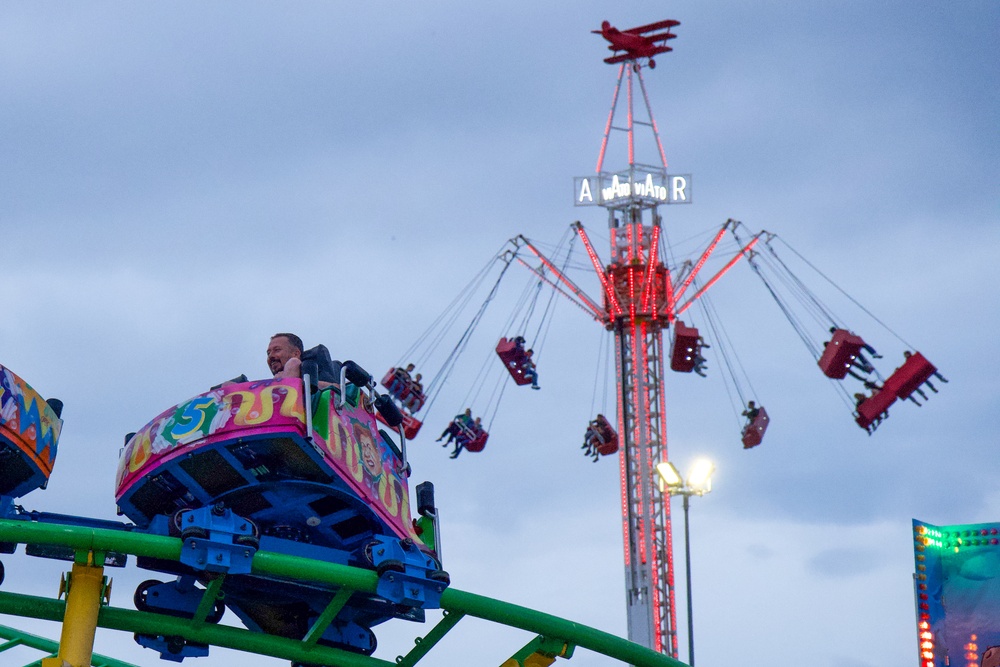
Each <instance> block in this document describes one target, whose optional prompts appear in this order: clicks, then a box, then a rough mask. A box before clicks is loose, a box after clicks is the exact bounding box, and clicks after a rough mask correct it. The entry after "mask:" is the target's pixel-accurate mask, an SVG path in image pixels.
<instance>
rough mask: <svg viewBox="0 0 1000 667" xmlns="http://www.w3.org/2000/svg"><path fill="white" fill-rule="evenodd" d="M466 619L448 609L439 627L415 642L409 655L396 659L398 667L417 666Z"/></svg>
mask: <svg viewBox="0 0 1000 667" xmlns="http://www.w3.org/2000/svg"><path fill="white" fill-rule="evenodd" d="M464 617H465V614H461V613H458V612H454V611H448V610H447V609H446V610H445V612H444V618H442V619H441V620H440V621H438V623H437V625H435V626H434V627H433V628H431V631H430V632H428V633H427V635H426V636H425V637H417V638H416V639H414V640H413V643H414V646H413V648H412V649H410V652H409V653H407V654H406V655H401V656H399V657H398V658H396V664H397V665H398V667H413V665H415V664H417V662H419V661H420V659H421V658H423V657H424V656H425V655H427V654H428V653H429V652H430V650H431V649H432V648H434V646H435V645H436V644H437V643H438V642H439V641H441V639H443V638H444V636H445V635H446V634H448V631H449V630H451V629H452V628H453V627H455V625H456V624H457V623H458V622H459V621H461V620H462V619H463V618H464Z"/></svg>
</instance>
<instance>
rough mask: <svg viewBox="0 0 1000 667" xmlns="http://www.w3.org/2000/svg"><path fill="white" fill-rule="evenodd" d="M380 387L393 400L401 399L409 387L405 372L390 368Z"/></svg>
mask: <svg viewBox="0 0 1000 667" xmlns="http://www.w3.org/2000/svg"><path fill="white" fill-rule="evenodd" d="M382 386H383V387H385V388H386V390H387V391H388V392H389V395H390V396H392V397H393V398H398V399H402V398H403V394H404V393H405V392H408V390H409V386H410V383H409V382H407V379H406V371H404V370H403V369H402V368H390V369H389V371H388V372H387V373H386V374H385V377H383V378H382Z"/></svg>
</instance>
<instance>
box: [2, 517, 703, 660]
mask: <svg viewBox="0 0 1000 667" xmlns="http://www.w3.org/2000/svg"><path fill="white" fill-rule="evenodd" d="M0 542H13V543H20V544H46V545H56V546H60V545H61V546H67V547H71V548H73V549H74V550H77V551H94V552H98V551H116V552H119V553H127V554H131V555H133V556H149V557H152V558H161V559H167V560H173V561H178V560H180V553H181V546H182V543H181V540H180V539H177V538H173V537H162V536H158V535H146V534H143V533H138V532H129V531H117V530H107V529H100V528H86V527H81V526H69V525H55V524H46V523H43V522H33V521H16V520H0ZM251 572H252V573H253V574H254V575H260V576H267V577H280V578H284V579H291V580H296V581H303V582H308V583H310V584H312V585H321V586H328V587H329V588H330V590H331V591H333V590H337V589H339V592H338V593H337V595H335V596H334V600H332V601H331V603H330V605H329V606H328V607H327V610H326V612H325V613H324V614H323V618H321V619H318V620H317V622H316V623H315V624H314V627H313V628H312V629H311V630H310V634H309V637H308V638H309V640H312V641H315V639H316V638H317V635H318V634H322V631H323V629H325V627H326V625H324V624H328V623H329V622H331V621H332V620H333V619H334V618H336V614H337V612H339V610H340V607H339V605H340V604H341V602H342V600H338V598H343V599H344V600H346V598H347V597H349V596H350V595H351V594H353V593H354V592H360V593H366V594H369V595H375V594H376V587H377V585H378V575H377V574H376V573H375V572H372V571H371V570H365V569H359V568H353V567H347V566H344V565H338V564H335V563H327V562H323V561H314V560H310V559H307V558H300V557H297V556H288V555H284V554H278V553H273V552H267V551H258V552H256V554H254V557H253V562H252V564H251ZM213 583H214V582H213ZM220 585H221V584H220ZM210 588H211V585H210ZM205 597H206V599H207V598H208V597H209V596H208V594H207V593H206V596H205ZM213 599H214V598H213ZM65 606H66V605H65V603H64V602H62V601H59V600H50V599H47V598H39V597H32V596H27V595H20V594H17V593H6V592H2V591H0V614H14V615H18V616H24V617H28V618H40V619H47V620H52V621H61V620H62V618H63V614H64V611H65ZM441 607H442V609H444V610H445V612H446V614H445V616H444V618H443V619H442V620H441V621H440V622H439V623H438V624H437V625H436V626H435V627H434V628H432V629H431V631H430V632H428V633H427V635H426V637H425V638H423V639H420V638H418V639H417V640H416V642H415V644H416V646H415V647H414V648H413V649H412V650H411V651H410V652H409V653H408V654H407V655H406V656H403V657H401V658H399V659H398V663H397V662H388V661H386V660H380V659H377V658H372V657H368V656H364V655H360V654H357V653H351V652H348V651H343V650H340V649H335V648H330V647H326V646H320V645H318V644H311V643H309V642H307V641H301V640H297V639H289V638H286V637H277V636H273V635H267V634H264V633H260V632H251V631H249V630H244V629H241V628H234V627H229V626H219V625H211V624H207V623H194V622H192V620H191V619H183V618H177V617H172V616H166V615H163V614H153V613H150V612H140V611H132V610H129V609H119V608H115V607H110V606H103V607H102V608H101V610H100V613H99V615H98V626H99V627H102V628H108V629H111V630H120V631H122V632H130V633H134V632H138V633H142V634H157V635H178V636H181V637H184V638H185V639H188V640H191V641H196V642H202V643H206V644H210V645H213V646H221V647H224V648H231V649H236V650H241V651H247V652H250V653H257V654H260V655H268V656H273V657H276V658H283V659H286V660H295V661H298V662H304V663H313V664H334V665H337V666H338V667H396V666H397V664H401V665H403V667H413V666H414V665H417V664H418V663H419V662H420V660H422V659H423V658H424V656H426V655H427V654H428V652H429V651H430V650H431V649H432V648H433V647H434V645H436V644H437V643H438V642H439V641H440V640H441V638H442V637H444V636H445V635H446V634H447V633H448V632H449V631H450V630H451V629H452V628H454V626H455V625H456V624H457V623H458V621H459V620H461V619H462V618H463V617H464V616H472V617H475V618H480V619H483V620H486V621H491V622H493V623H499V624H501V625H506V626H509V627H512V628H518V629H520V630H524V631H527V632H529V633H531V634H533V635H537V636H538V637H539V640H540V641H545V642H558V643H559V644H560V646H563V645H564V646H566V649H567V650H568V652H567V654H566V657H569V655H570V654H571V652H572V649H573V647H582V648H586V649H588V650H590V651H593V652H595V653H599V654H602V655H605V656H608V657H610V658H614V659H615V660H618V661H620V662H623V663H626V664H629V665H635V667H684V663H682V662H679V661H678V660H675V659H673V658H671V657H669V656H667V655H663V654H662V653H657V652H656V651H653V650H651V649H648V648H646V647H644V646H640V645H638V644H633V643H632V642H629V641H627V640H625V639H622V638H621V637H617V636H615V635H612V634H610V633H607V632H603V631H601V630H596V629H594V628H591V627H588V626H585V625H581V624H579V623H575V622H573V621H568V620H566V619H562V618H559V617H557V616H552V615H550V614H545V613H543V612H539V611H535V610H532V609H528V608H526V607H521V606H518V605H514V604H509V603H506V602H501V601H499V600H494V599H491V598H487V597H484V596H481V595H476V594H474V593H468V592H465V591H460V590H456V589H454V588H448V589H447V590H445V591H444V593H442V595H441ZM326 617H329V619H327V618H326ZM320 620H322V621H323V624H321V623H320ZM541 638H546V639H544V640H543V639H541ZM529 645H530V644H529ZM526 648H527V647H526ZM549 650H550V649H549V645H548V644H545V646H544V647H543V650H542V653H545V652H546V651H549ZM562 650H563V649H560V650H559V651H557V652H556V653H555V654H556V655H558V654H559V653H560V652H562ZM518 655H520V654H518ZM123 664H124V663H123Z"/></svg>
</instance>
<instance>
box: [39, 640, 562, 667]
mask: <svg viewBox="0 0 1000 667" xmlns="http://www.w3.org/2000/svg"><path fill="white" fill-rule="evenodd" d="M574 648H575V647H574V646H573V645H572V644H570V643H569V642H564V641H562V640H559V639H550V638H548V637H542V636H538V637H535V638H534V639H533V640H531V641H530V642H528V644H527V646H525V647H524V648H522V649H521V650H520V651H518V652H517V653H515V654H514V655H513V656H512V657H510V658H508V659H507V660H505V661H504V663H503V664H502V665H501V666H500V667H549V665H551V664H552V663H554V662H555V661H556V658H566V659H567V660H568V659H569V658H572V657H573V649H574ZM43 667H44V665H43Z"/></svg>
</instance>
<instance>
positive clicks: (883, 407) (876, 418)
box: [854, 373, 896, 431]
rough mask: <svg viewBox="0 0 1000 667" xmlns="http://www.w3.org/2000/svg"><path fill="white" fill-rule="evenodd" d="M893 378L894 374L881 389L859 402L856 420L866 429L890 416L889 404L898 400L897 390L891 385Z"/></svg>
mask: <svg viewBox="0 0 1000 667" xmlns="http://www.w3.org/2000/svg"><path fill="white" fill-rule="evenodd" d="M893 375H895V373H893ZM891 380H892V376H890V377H889V379H888V380H886V382H885V385H883V387H882V389H881V391H879V392H878V393H877V394H875V395H874V396H869V397H868V398H866V399H865V400H863V401H861V403H860V404H858V413H857V417H855V419H854V421H855V422H857V424H858V426H860V427H861V428H863V429H865V430H866V431H868V430H870V429H871V427H873V426H875V427H877V426H878V422H880V421H882V420H883V419H885V418H886V417H888V416H889V406H890V405H892V404H893V403H895V402H896V392H895V391H893V389H892V388H891V387H890V382H891Z"/></svg>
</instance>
